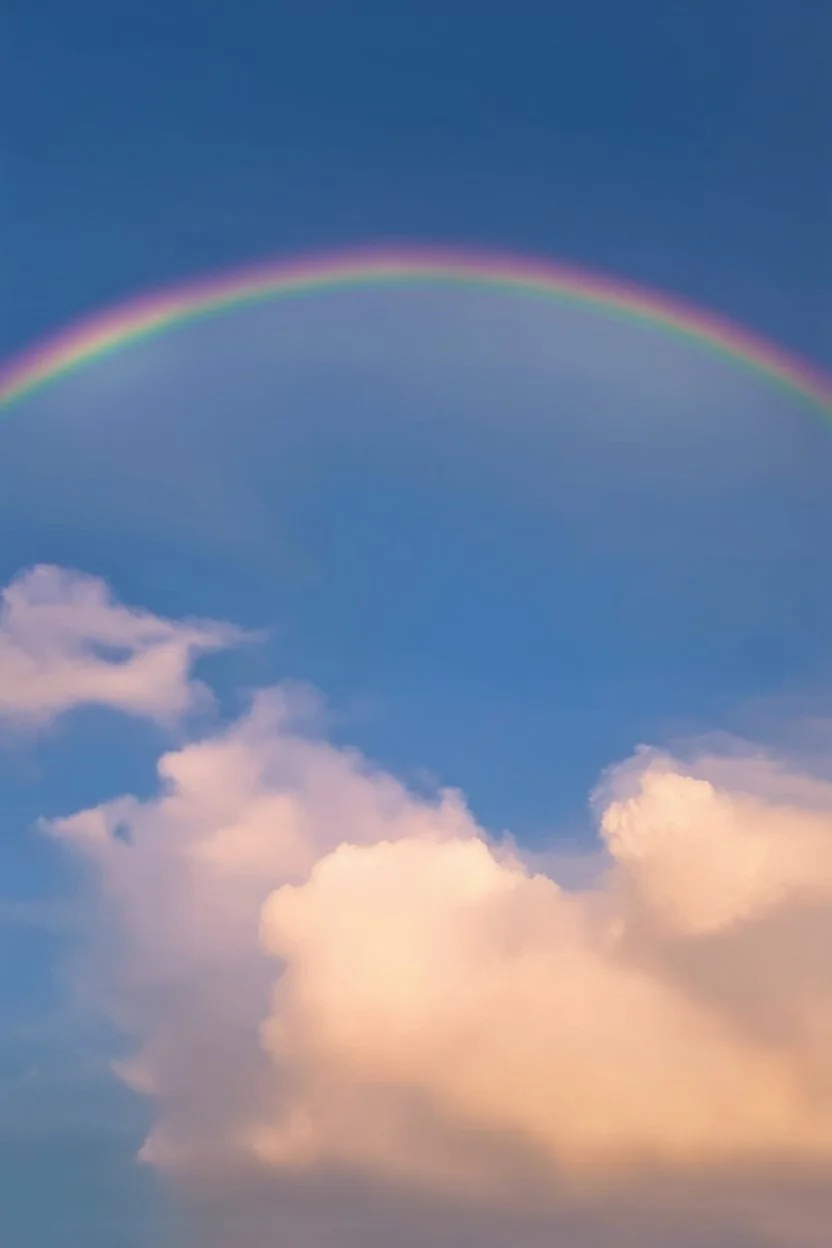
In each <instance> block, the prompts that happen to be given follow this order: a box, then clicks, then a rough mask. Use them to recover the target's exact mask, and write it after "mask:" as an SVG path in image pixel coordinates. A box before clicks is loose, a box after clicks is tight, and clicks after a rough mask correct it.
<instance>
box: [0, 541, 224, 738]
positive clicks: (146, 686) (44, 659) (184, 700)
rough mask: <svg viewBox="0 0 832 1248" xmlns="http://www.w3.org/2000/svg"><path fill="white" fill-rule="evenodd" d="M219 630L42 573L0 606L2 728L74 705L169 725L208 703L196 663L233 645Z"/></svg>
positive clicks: (10, 591) (88, 579)
mask: <svg viewBox="0 0 832 1248" xmlns="http://www.w3.org/2000/svg"><path fill="white" fill-rule="evenodd" d="M243 635H244V634H243V633H242V632H241V630H239V629H236V628H232V627H230V626H229V625H225V624H217V623H202V622H198V623H174V622H172V621H170V620H163V619H160V618H159V617H158V616H155V615H152V614H150V613H149V612H146V611H139V610H134V609H131V608H130V607H126V606H123V605H122V604H121V603H118V602H116V601H115V600H114V598H113V596H112V595H111V593H110V591H109V589H108V587H107V586H106V584H105V583H104V582H103V581H102V580H99V579H98V578H96V577H92V576H86V575H83V574H81V573H79V572H75V571H72V570H68V569H64V568H57V567H53V566H49V565H40V566H38V567H35V568H32V569H30V570H29V571H27V572H24V573H22V574H21V575H20V576H18V577H17V578H16V579H15V580H13V581H12V582H11V584H9V585H8V586H6V588H5V589H4V590H3V593H2V603H0V720H6V721H14V722H15V723H18V724H28V725H33V726H41V725H44V724H48V723H49V722H50V721H52V720H54V719H55V718H56V717H57V716H59V715H60V714H61V713H62V712H64V711H67V710H70V709H71V708H73V707H76V706H83V705H97V706H105V707H111V708H113V709H116V710H119V711H124V712H127V713H129V714H132V715H142V716H146V717H149V718H151V719H154V720H157V721H162V722H169V721H171V720H175V719H177V718H178V717H180V716H181V715H183V714H185V713H186V712H187V711H189V710H191V709H192V708H193V707H194V706H195V705H197V704H198V703H199V702H200V701H201V700H203V699H205V698H206V697H210V695H209V693H208V690H207V688H205V686H203V685H201V684H199V683H198V682H195V681H193V680H192V679H191V678H190V667H191V664H192V662H193V660H194V658H195V657H196V656H197V655H199V654H204V653H206V652H209V651H213V650H220V649H222V648H224V647H226V646H229V645H231V644H234V643H236V642H239V641H240V640H241V639H242V637H243Z"/></svg>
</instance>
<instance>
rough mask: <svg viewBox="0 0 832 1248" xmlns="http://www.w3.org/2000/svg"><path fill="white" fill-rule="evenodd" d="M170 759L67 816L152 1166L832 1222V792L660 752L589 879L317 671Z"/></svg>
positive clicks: (763, 768)
mask: <svg viewBox="0 0 832 1248" xmlns="http://www.w3.org/2000/svg"><path fill="white" fill-rule="evenodd" d="M159 780H160V784H159V791H158V793H157V795H156V796H154V797H152V798H150V799H147V800H138V799H136V798H134V797H124V798H120V799H117V800H115V801H112V802H109V803H107V804H105V805H103V806H100V807H96V808H93V809H90V810H86V811H82V812H80V813H78V814H75V815H72V816H70V817H67V818H65V819H61V820H57V821H54V822H53V823H52V824H51V825H49V827H50V831H51V832H52V834H53V835H54V836H56V837H57V838H58V839H59V840H60V841H62V842H63V843H64V844H66V845H68V846H70V847H72V849H73V850H74V851H76V852H77V853H79V854H81V855H82V856H83V857H84V859H85V860H86V861H87V862H88V864H89V865H90V866H91V868H92V879H93V881H94V885H95V890H96V894H97V903H96V904H95V905H93V906H91V907H90V916H91V917H90V924H91V928H90V936H91V938H92V939H91V944H90V961H89V963H88V973H89V975H90V977H91V982H94V983H95V985H96V986H97V989H98V991H99V992H100V993H101V1000H102V1002H103V1003H104V1005H105V1007H106V1008H107V1009H108V1010H109V1011H110V1013H111V1014H112V1016H113V1017H114V1019H115V1020H116V1021H117V1023H118V1024H119V1025H120V1026H121V1027H122V1028H123V1029H124V1031H125V1032H126V1033H127V1034H128V1035H129V1036H130V1037H131V1039H132V1042H133V1044H134V1054H133V1057H132V1058H131V1059H130V1060H129V1061H127V1062H125V1063H124V1064H123V1065H122V1066H121V1068H120V1070H121V1073H122V1075H123V1077H124V1078H125V1079H126V1080H127V1081H128V1082H129V1083H130V1084H131V1085H132V1086H133V1087H135V1088H136V1089H137V1090H138V1091H140V1092H142V1093H143V1094H145V1095H147V1096H149V1097H150V1098H152V1101H153V1104H154V1115H155V1122H154V1126H153V1129H152V1131H151V1133H150V1135H149V1137H148V1140H147V1142H146V1144H145V1148H144V1157H145V1159H146V1160H147V1161H149V1162H151V1163H153V1164H155V1165H157V1166H158V1167H159V1168H160V1169H162V1170H164V1171H166V1172H168V1173H171V1174H173V1175H178V1176H180V1178H182V1179H184V1180H191V1179H194V1178H198V1176H199V1175H206V1174H207V1175H211V1176H212V1181H213V1180H214V1179H216V1176H217V1175H231V1174H233V1175H237V1176H239V1174H241V1173H246V1172H250V1173H251V1174H252V1175H257V1176H258V1179H259V1181H262V1180H263V1178H264V1176H265V1178H266V1180H268V1176H273V1181H274V1183H275V1185H276V1187H279V1188H280V1190H284V1189H285V1186H286V1185H287V1184H288V1185H289V1186H290V1187H291V1185H292V1184H297V1183H300V1184H302V1185H303V1184H309V1183H310V1182H312V1183H314V1182H320V1183H323V1184H326V1183H327V1182H329V1180H330V1179H331V1176H333V1175H342V1176H351V1180H352V1181H355V1180H361V1181H365V1182H367V1183H369V1184H372V1185H374V1186H375V1187H376V1188H378V1187H379V1186H381V1187H382V1188H384V1187H386V1188H387V1189H388V1190H390V1191H396V1192H400V1191H409V1192H411V1193H417V1194H421V1195H422V1197H423V1198H424V1199H425V1200H434V1201H436V1200H442V1201H450V1202H451V1203H454V1202H456V1204H457V1205H458V1207H459V1208H464V1209H466V1210H468V1211H469V1212H470V1213H471V1216H472V1217H474V1216H478V1217H479V1216H485V1214H486V1211H488V1210H489V1209H492V1210H496V1209H500V1208H502V1209H513V1210H514V1211H515V1212H516V1211H518V1210H525V1211H526V1212H528V1211H530V1210H534V1213H535V1216H536V1217H539V1218H542V1219H544V1220H545V1219H546V1218H551V1219H553V1220H554V1221H552V1223H551V1224H552V1225H553V1226H554V1225H555V1224H556V1223H557V1220H558V1219H563V1218H564V1217H565V1216H566V1215H567V1213H568V1214H569V1216H570V1217H571V1216H573V1215H574V1216H580V1217H581V1218H584V1219H586V1218H590V1219H594V1220H595V1221H594V1222H593V1225H595V1226H596V1229H597V1227H600V1226H601V1225H602V1224H603V1225H606V1226H608V1225H609V1220H610V1218H613V1217H615V1218H618V1217H619V1216H620V1218H621V1219H623V1220H622V1221H621V1223H620V1226H621V1227H624V1226H625V1223H626V1226H627V1227H630V1228H633V1227H635V1228H641V1229H636V1230H632V1233H631V1232H630V1231H627V1234H628V1235H630V1236H631V1237H630V1239H628V1240H627V1242H633V1243H635V1242H639V1236H641V1242H653V1241H652V1240H648V1239H647V1238H645V1237H646V1236H647V1234H648V1230H649V1228H650V1227H651V1226H652V1227H653V1232H655V1233H658V1232H656V1231H655V1228H656V1226H658V1225H659V1223H661V1226H662V1227H664V1230H663V1231H662V1234H663V1235H664V1236H665V1238H664V1239H662V1241H661V1242H663V1243H667V1244H674V1245H675V1244H679V1245H681V1244H685V1245H687V1244H688V1243H690V1244H693V1243H702V1244H704V1243H709V1244H715V1243H717V1242H728V1241H727V1240H725V1239H723V1240H719V1238H718V1235H720V1234H726V1235H727V1234H728V1232H729V1231H731V1229H732V1228H733V1231H735V1232H736V1233H737V1234H738V1235H739V1234H741V1233H745V1234H754V1235H755V1236H757V1240H756V1241H755V1242H760V1243H764V1244H770V1245H772V1246H773V1245H778V1246H785V1245H787V1244H789V1245H812V1246H814V1245H815V1244H820V1243H821V1242H823V1239H822V1233H823V1232H822V1228H823V1227H824V1226H826V1225H827V1221H826V1218H827V1214H828V1212H829V1210H828V1209H826V1208H825V1206H822V1194H823V1191H824V1188H825V1186H826V1187H828V1181H829V1179H830V1178H832V1074H830V1065H829V1058H828V1054H829V1049H830V1041H832V964H830V961H829V958H828V949H829V947H830V937H831V936H832V785H828V784H826V783H825V782H824V781H822V780H819V779H812V778H808V777H804V776H801V775H799V774H792V773H790V772H788V771H787V770H785V769H784V768H782V767H780V766H778V764H777V763H776V762H775V761H773V760H771V759H770V758H766V757H763V756H760V755H755V754H754V753H753V752H748V753H747V754H746V755H744V756H739V755H737V756H735V757H733V758H730V759H726V758H721V759H720V758H707V757H700V758H698V759H696V760H694V761H692V762H691V761H688V762H686V763H684V764H683V763H682V762H680V761H678V760H677V759H675V758H673V757H670V756H669V755H663V754H659V753H655V752H651V751H647V750H642V751H640V752H639V753H637V754H636V755H635V756H634V758H632V759H631V760H629V761H628V762H626V763H624V764H623V765H621V766H618V767H615V768H613V769H612V770H611V771H610V772H609V773H608V774H607V775H606V776H605V777H604V779H603V782H602V785H601V786H600V788H599V791H598V793H597V794H596V796H595V799H594V807H595V810H596V813H597V822H598V835H599V853H598V855H597V857H596V860H595V870H594V873H593V875H592V877H591V878H589V879H587V880H586V881H584V882H582V883H581V884H580V886H576V885H575V884H574V883H572V884H567V883H565V882H564V881H561V880H559V873H558V867H557V854H556V852H553V853H552V854H551V855H550V856H549V857H548V858H547V859H546V861H547V863H548V866H547V870H546V871H545V872H543V871H541V870H540V869H539V868H538V869H536V868H535V866H534V865H533V864H534V861H535V860H534V859H533V858H532V857H531V856H529V858H528V859H527V858H526V857H525V856H524V854H523V852H522V850H520V849H519V848H518V847H517V846H516V845H514V843H513V842H512V841H511V840H510V839H508V838H507V839H505V840H503V841H499V842H497V841H495V840H494V839H493V838H490V837H489V836H488V835H487V834H486V833H485V832H484V831H483V830H482V829H481V828H480V827H478V825H477V823H476V821H475V819H474V818H473V816H472V815H471V813H470V812H469V810H468V808H467V807H466V804H465V802H464V800H463V799H462V797H461V796H460V795H459V794H456V793H454V792H445V793H440V794H437V795H436V796H435V797H434V798H432V799H426V798H424V797H417V796H415V795H414V794H412V793H410V792H409V791H408V790H407V789H406V788H405V787H404V786H403V785H402V784H401V783H400V782H399V781H398V780H396V779H395V778H393V777H392V776H390V775H388V774H385V773H384V772H383V771H380V770H378V769H377V768H374V767H372V766H371V765H370V764H368V763H367V762H366V760H364V759H363V758H362V757H361V756H360V755H358V754H357V753H355V752H353V751H349V750H344V749H339V748H336V747H334V746H333V745H332V744H330V743H328V742H327V741H326V740H325V739H324V738H323V737H322V735H321V734H320V732H319V731H318V728H317V724H316V711H315V707H314V701H313V700H310V698H309V696H308V695H307V694H305V693H303V692H302V691H298V690H295V689H292V688H286V689H283V688H280V689H274V690H269V691H265V692H262V693H260V694H259V695H257V696H256V698H255V699H254V701H253V704H252V707H251V709H250V711H249V712H248V713H247V714H245V715H244V716H243V717H242V718H241V719H240V720H238V721H237V722H235V723H233V724H231V725H227V726H225V727H224V728H223V729H222V731H221V732H219V733H217V734H216V735H213V736H209V737H206V738H205V739H203V740H198V741H195V742H192V743H190V744H188V745H185V746H184V747H182V748H179V749H177V750H175V751H172V752H171V753H169V754H167V755H165V756H164V757H163V758H162V759H161V760H160V763H159ZM795 1185H797V1187H798V1188H800V1191H801V1195H800V1196H799V1197H795V1196H794V1191H795V1190H797V1189H796V1187H795ZM801 1185H802V1186H801ZM804 1188H805V1191H804V1190H803V1189H804ZM781 1189H782V1191H781ZM778 1193H779V1194H778ZM784 1193H785V1194H784ZM789 1193H791V1195H789ZM781 1196H782V1199H781ZM813 1202H815V1203H813ZM817 1202H820V1203H819V1204H818V1203H817ZM615 1210H619V1213H615V1212H614V1211H615ZM622 1210H623V1211H624V1212H621V1211H622ZM674 1210H676V1211H677V1213H679V1211H681V1210H684V1211H685V1218H686V1221H685V1224H684V1228H683V1230H682V1229H679V1227H680V1226H681V1223H678V1219H677V1221H675V1222H674V1217H675V1216H676V1215H675V1214H674V1212H673V1211H674ZM576 1211H577V1212H576ZM625 1213H626V1217H625ZM679 1216H681V1214H680V1213H679ZM627 1219H629V1220H627ZM634 1219H635V1220H634ZM668 1219H669V1220H668ZM558 1224H559V1225H560V1224H562V1223H558ZM586 1225H588V1223H586ZM668 1227H670V1228H674V1227H675V1228H676V1229H673V1230H672V1232H671V1231H669V1230H668ZM697 1227H698V1228H699V1231H701V1234H700V1237H699V1239H698V1240H697V1239H696V1238H695V1235H696V1234H698V1233H699V1231H697ZM645 1228H647V1229H645ZM714 1228H716V1229H714ZM720 1228H721V1229H720ZM726 1228H727V1229H726ZM653 1232H650V1233H653ZM623 1233H624V1232H623V1231H622V1234H623ZM732 1233H733V1232H732ZM529 1234H530V1235H531V1232H529ZM564 1235H566V1232H564ZM597 1236H598V1238H597V1239H596V1240H594V1241H592V1242H606V1241H604V1240H603V1239H602V1238H600V1236H601V1231H600V1230H597ZM672 1236H675V1238H673V1237H672ZM685 1236H687V1238H685ZM715 1236H717V1238H715ZM310 1242H311V1241H310ZM327 1242H330V1241H327ZM331 1242H333V1243H336V1242H338V1241H337V1240H335V1239H334V1240H332V1241H331ZM342 1242H343V1243H346V1242H347V1240H346V1239H344V1240H343V1241H342ZM350 1242H351V1241H350ZM402 1242H406V1236H405V1237H404V1239H403V1241H402ZM413 1242H414V1243H415V1242H416V1240H414V1241H413ZM420 1242H421V1241H420ZM480 1242H482V1243H491V1242H493V1243H496V1242H497V1240H496V1239H492V1240H489V1239H488V1235H487V1234H486V1235H485V1236H484V1237H483V1238H482V1239H481V1241H480ZM500 1242H502V1241H500ZM515 1242H517V1243H523V1242H528V1243H529V1244H531V1243H532V1242H534V1243H537V1242H538V1241H537V1240H535V1239H533V1238H529V1239H528V1240H527V1241H523V1240H522V1239H517V1240H516V1241H515ZM541 1242H542V1241H541ZM551 1242H552V1243H557V1244H561V1243H564V1244H565V1243H567V1242H575V1243H577V1242H584V1241H579V1239H578V1238H577V1232H575V1237H574V1238H573V1239H572V1240H569V1239H567V1238H564V1239H562V1240H561V1239H557V1240H552V1241H551ZM585 1242H587V1243H588V1242H590V1241H589V1240H587V1241H585ZM736 1242H740V1241H739V1240H738V1241H736Z"/></svg>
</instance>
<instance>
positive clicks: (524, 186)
mask: <svg viewBox="0 0 832 1248" xmlns="http://www.w3.org/2000/svg"><path fill="white" fill-rule="evenodd" d="M830 25H832V14H830V11H829V6H828V5H827V4H826V3H825V0H791V2H788V0H675V2H674V3H667V2H666V0H631V2H630V3H626V4H621V3H617V2H616V0H588V2H585V3H581V4H572V3H564V4H559V3H550V4H545V3H541V2H540V0H519V2H518V0H516V2H514V3H511V4H509V3H494V2H493V0H467V2H465V0H422V2H421V3H419V4H400V3H395V2H394V3H390V2H389V0H388V2H385V0H378V2H374V0H361V2H359V3H351V4H347V3H342V2H340V0H328V2H327V0H284V2H282V3H261V2H258V0H247V3H245V4H242V5H239V6H237V5H232V4H230V3H227V2H217V0H201V2H197V0H192V2H190V3H188V2H185V0H164V2H163V0H147V2H145V3H143V4H141V5H113V4H110V3H107V2H106V0H100V2H99V3H91V2H90V0H77V2H76V3H72V4H68V3H65V2H62V0H42V2H41V3H38V4H33V5H30V4H24V3H20V4H14V3H12V4H7V5H5V6H4V9H3V13H2V15H0V110H1V111H2V116H3V118H4V120H3V124H2V140H1V141H0V152H1V153H2V195H1V196H0V266H2V267H1V269H0V271H2V274H3V291H4V299H3V303H2V311H1V312H0V315H2V322H0V345H2V346H3V347H5V348H9V347H12V346H15V345H17V344H20V343H22V342H24V341H26V340H27V339H28V338H30V337H31V336H32V335H37V334H39V333H41V332H42V331H43V330H44V329H45V328H47V327H50V326H52V325H55V324H58V323H60V322H62V321H65V320H67V319H71V318H72V317H73V316H74V315H76V314H77V312H78V311H80V310H82V309H86V308H91V307H94V306H96V305H99V304H101V303H103V302H107V301H110V300H112V299H115V298H118V297H119V296H121V295H123V294H124V293H126V292H128V291H131V290H134V289H136V288H140V287H144V286H147V285H148V284H153V283H156V282H167V281H170V280H171V279H175V278H176V277H178V276H180V275H185V274H189V273H194V272H198V271H201V270H204V269H211V268H216V267H222V266H224V265H229V264H233V263H236V262H238V261H243V260H248V259H251V258H252V257H257V256H261V255H264V254H270V253H274V252H281V251H285V250H289V249H294V248H298V247H302V248H310V247H317V246H319V245H327V246H331V245H333V244H337V243H339V242H345V241H349V240H354V239H366V238H375V237H383V238H391V237H395V238H400V237H420V238H423V237H428V238H438V239H458V240H460V241H463V242H470V243H474V242H475V243H480V244H498V245H501V246H509V247H514V248H519V249H524V250H530V251H535V250H537V251H544V252H547V253H554V254H559V255H564V256H568V257H570V258H571V259H573V260H575V261H577V262H581V261H583V262H585V263H588V264H591V265H595V266H598V267H601V268H607V269H611V270H613V271H617V272H620V273H622V274H626V275H629V276H631V277H632V278H634V279H636V280H642V281H645V282H648V283H652V284H656V285H659V286H664V287H668V288H670V289H675V290H678V291H681V292H684V293H685V294H686V295H688V296H689V297H691V298H694V299H699V300H701V301H703V302H705V303H710V304H712V305H716V306H718V307H721V308H723V309H724V310H725V311H726V312H728V313H731V314H733V315H734V316H736V317H738V318H740V319H745V320H748V321H751V322H753V323H754V324H756V325H757V326H759V327H760V328H761V329H763V330H765V331H767V332H769V333H771V334H773V335H774V336H776V337H780V338H782V339H783V340H785V341H788V342H791V343H793V344H795V345H796V346H799V347H801V348H803V349H805V350H807V351H809V352H811V353H814V354H815V355H818V356H821V357H824V356H825V357H826V358H828V356H829V353H830V343H829V333H830V289H832V280H831V279H832V272H831V271H830V266H832V256H830V246H829V242H828V222H829V219H830V214H831V213H832V196H830V186H831V185H832V173H830V170H829V163H828V161H827V160H826V159H825V158H824V153H825V151H826V146H827V138H828V119H829V116H830V113H832V84H830V78H829V74H828V72H827V64H828V52H829V47H830V38H832V33H831V32H830Z"/></svg>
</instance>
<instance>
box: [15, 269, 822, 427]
mask: <svg viewBox="0 0 832 1248" xmlns="http://www.w3.org/2000/svg"><path fill="white" fill-rule="evenodd" d="M415 284H421V285H451V286H464V287H480V288H485V289H489V290H498V291H500V290H502V291H505V292H507V293H509V294H512V295H517V296H525V297H531V298H539V299H545V300H553V301H556V302H558V303H561V304H565V305H577V306H581V307H585V308H588V309H590V310H592V311H595V312H598V313H600V314H602V315H606V316H610V317H615V318H617V319H619V320H624V321H629V322H631V323H635V324H642V325H645V326H648V327H650V328H653V329H655V330H658V331H660V332H662V333H664V334H669V335H674V336H676V337H679V338H683V339H687V340H689V341H690V342H692V343H694V344H695V345H698V346H700V347H702V348H704V349H706V350H708V351H710V352H712V353H715V354H717V355H720V356H723V357H725V358H726V359H728V360H731V361H733V362H735V363H736V364H738V365H740V366H742V367H744V368H746V369H749V370H751V371H752V372H755V373H757V374H758V375H759V376H760V377H762V378H764V379H765V380H767V381H768V382H771V383H773V384H775V385H778V386H780V387H782V388H783V389H785V390H787V391H789V392H791V393H792V394H793V395H795V396H799V397H800V398H801V399H803V400H804V401H806V402H808V403H810V404H811V405H812V406H814V407H815V408H817V409H820V410H821V411H822V412H823V413H824V414H825V415H827V416H830V417H832V379H830V378H827V377H825V376H824V375H823V373H821V372H820V371H819V370H818V369H816V368H814V367H813V366H811V365H810V364H807V363H805V362H804V361H802V360H801V359H799V358H798V357H796V356H794V355H791V354H790V353H789V352H787V351H785V350H783V349H782V348H781V347H778V346H775V345H774V344H773V343H771V342H767V341H766V340H765V339H764V338H760V337H757V336H756V335H755V334H752V333H751V332H749V331H748V330H746V329H743V328H741V327H740V326H738V325H735V324H733V323H732V322H731V321H729V320H727V319H725V318H723V317H721V316H719V315H717V314H715V313H712V312H705V311H702V310H700V309H698V308H695V307H693V306H690V305H688V304H686V303H684V302H682V301H681V300H678V299H675V298H670V297H668V296H666V295H662V294H658V293H656V292H653V291H650V290H647V289H644V288H642V287H640V286H636V285H632V284H628V283H626V282H623V281H619V280H617V279H613V278H608V277H602V276H599V275H596V274H592V273H588V272H584V271H582V270H581V269H576V268H571V267H569V266H566V265H561V264H554V263H550V262H548V261H545V260H532V259H522V258H518V257H513V256H501V255H495V254H489V253H477V252H470V251H460V250H444V251H443V250H441V249H437V248H420V247H397V248H392V249H381V248H370V249H367V248H365V249H362V250H357V251H349V252H337V253H334V254H324V255H318V256H313V257H307V258H302V259H297V260H290V261H277V262H273V263H267V264H262V265H258V266H255V267H252V268H247V269H242V270H239V271H236V272H232V273H228V274H225V275H220V276H214V277H208V278H204V279H202V280H198V281H194V282H189V283H187V284H185V285H180V286H175V287H172V288H169V289H162V290H157V291H153V292H151V293H150V294H147V295H143V296H141V297H139V298H137V299H133V300H130V301H128V302H126V303H123V304H120V305H118V306H116V307H114V308H110V309H108V310H105V311H103V312H101V313H98V314H97V315H94V316H92V317H90V318H88V319H86V320H82V321H80V322H78V323H77V324H75V325H72V326H70V327H69V328H68V329H67V330H65V331H64V332H62V333H59V334H57V335H56V336H54V337H52V338H49V339H47V340H46V341H45V342H42V343H40V344H36V345H35V346H34V347H32V348H30V349H29V350H28V351H24V352H23V353H22V354H21V355H19V356H18V357H17V358H15V359H12V360H11V362H10V363H9V364H8V365H7V366H6V367H5V368H3V369H0V409H7V408H9V407H11V406H12V405H13V404H15V403H19V402H20V401H21V400H23V399H25V398H27V397H28V396H29V395H31V394H34V393H35V392H36V391H38V390H40V389H42V388H43V387H45V386H48V385H49V384H50V383H51V382H53V381H56V380H57V379H58V378H60V377H64V376H66V375H67V374H68V373H72V372H75V371H76V370H78V369H81V368H84V367H86V365H88V364H92V363H94V362H95V361H96V360H99V359H101V358H103V357H104V356H107V355H111V354H113V353H114V352H117V351H121V350H122V349H124V348H125V347H128V346H130V344H131V343H134V342H139V341H141V340H143V339H146V338H151V337H153V336H155V335H157V334H163V333H166V332H167V331H168V330H171V329H175V328H176V327H177V326H178V325H184V324H186V323H188V322H191V321H195V320H197V319H199V318H202V317H208V316H213V315H215V314H217V313H220V312H225V311H228V310H231V309H234V308H241V307H245V306H248V305H252V304H257V303H261V302H264V301H266V300H270V299H285V298H289V297H292V296H302V295H312V294H315V293H316V292H320V291H333V290H338V289H341V288H359V287H381V286H399V285H415Z"/></svg>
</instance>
